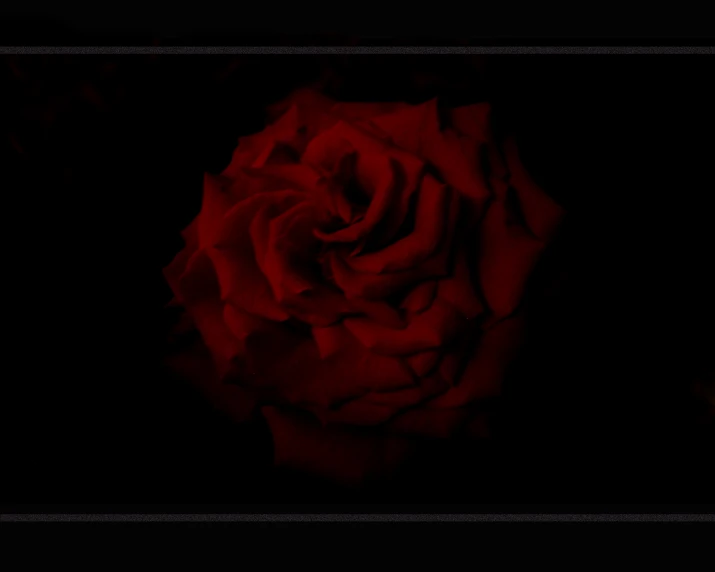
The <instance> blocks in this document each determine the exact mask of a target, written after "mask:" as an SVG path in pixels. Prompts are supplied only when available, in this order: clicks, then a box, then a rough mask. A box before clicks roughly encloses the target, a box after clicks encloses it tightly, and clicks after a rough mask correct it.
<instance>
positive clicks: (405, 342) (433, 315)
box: [343, 301, 465, 355]
mask: <svg viewBox="0 0 715 572" xmlns="http://www.w3.org/2000/svg"><path fill="white" fill-rule="evenodd" d="M464 322H465V318H464V317H463V316H461V315H460V314H459V312H458V311H457V310H456V309H455V308H453V307H452V306H450V305H448V304H444V303H442V302H440V301H435V303H434V304H432V306H431V307H430V308H429V309H428V310H427V311H425V312H423V313H421V314H417V315H415V316H412V317H411V318H410V320H409V322H408V325H407V327H406V328H404V329H402V330H395V329H392V328H386V327H385V326H381V325H379V324H375V323H373V322H371V321H369V320H366V319H364V318H346V319H345V320H343V323H344V324H345V327H346V328H347V329H348V330H350V332H351V333H352V334H353V335H354V336H355V337H356V338H357V339H358V340H360V342H361V343H362V344H363V345H364V346H365V347H366V348H368V349H370V350H371V351H373V352H375V353H378V354H384V355H405V354H412V353H416V352H421V351H425V350H429V349H433V348H437V347H440V346H443V345H444V344H446V343H448V342H449V341H451V340H452V339H453V338H454V337H455V336H456V335H457V333H459V331H460V330H461V329H462V328H463V327H464Z"/></svg>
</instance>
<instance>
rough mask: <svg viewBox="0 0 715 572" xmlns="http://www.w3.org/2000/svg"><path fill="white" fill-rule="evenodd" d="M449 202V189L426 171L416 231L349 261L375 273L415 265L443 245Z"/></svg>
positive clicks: (404, 268)
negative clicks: (376, 250) (380, 248)
mask: <svg viewBox="0 0 715 572" xmlns="http://www.w3.org/2000/svg"><path fill="white" fill-rule="evenodd" d="M449 205H450V191H449V189H448V188H447V187H445V186H444V185H441V184H439V183H438V182H437V181H436V180H435V179H434V178H433V177H432V176H430V175H426V176H425V177H424V178H423V179H422V182H421V185H420V192H419V197H418V202H417V213H416V215H415V227H414V230H413V231H412V233H410V234H409V235H408V236H406V237H405V238H402V239H400V240H398V241H397V242H393V243H392V244H390V245H389V246H387V247H385V248H383V249H382V250H380V251H378V252H375V253H370V254H363V255H360V256H356V257H352V258H351V259H350V260H349V261H348V264H350V266H352V267H353V268H354V269H355V270H357V271H358V272H371V273H375V274H380V273H383V272H399V271H402V270H406V269H409V268H412V267H414V266H415V265H417V264H419V263H420V262H422V261H423V260H425V259H426V258H427V257H428V256H430V255H431V254H432V253H434V251H435V250H436V249H437V247H438V246H439V244H440V242H441V240H442V236H443V234H444V229H445V224H446V221H447V214H448V209H449Z"/></svg>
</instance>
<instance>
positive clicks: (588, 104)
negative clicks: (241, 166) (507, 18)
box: [2, 55, 715, 512]
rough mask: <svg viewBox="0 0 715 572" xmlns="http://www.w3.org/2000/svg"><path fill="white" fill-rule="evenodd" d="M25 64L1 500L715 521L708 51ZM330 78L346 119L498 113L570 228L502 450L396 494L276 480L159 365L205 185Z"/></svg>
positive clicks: (252, 430) (248, 431)
mask: <svg viewBox="0 0 715 572" xmlns="http://www.w3.org/2000/svg"><path fill="white" fill-rule="evenodd" d="M108 64H112V65H113V66H114V67H113V68H112V67H111V66H109V65H108ZM3 66H4V67H3V74H4V76H3V77H4V78H5V79H4V81H6V82H7V83H6V86H7V90H8V91H7V93H8V94H9V97H10V106H9V107H8V109H9V110H10V114H9V116H8V119H9V133H10V134H11V139H10V142H11V145H10V148H9V149H8V150H9V151H10V156H11V158H12V159H13V161H12V163H11V168H10V169H9V170H7V171H6V174H5V177H6V184H5V185H3V188H4V191H5V199H6V202H5V209H4V210H5V217H6V224H5V226H6V229H7V230H8V231H9V239H8V240H7V243H6V244H7V250H6V256H5V274H6V276H7V278H6V287H9V290H8V294H6V297H5V299H6V307H5V315H6V319H7V325H6V328H7V333H8V336H7V337H6V340H7V341H6V342H5V346H6V350H7V351H8V355H9V359H8V360H7V362H8V363H7V369H6V373H5V375H4V376H3V377H4V380H3V388H4V389H5V388H7V389H9V390H10V393H9V394H8V395H7V397H6V398H3V400H2V408H3V412H2V414H3V425H4V429H3V440H4V441H5V442H6V445H4V446H3V457H4V462H3V465H4V468H3V473H4V475H3V479H2V480H3V483H4V484H3V490H2V494H3V499H2V500H3V503H9V504H18V503H40V504H47V503H57V504H62V505H68V504H70V503H100V504H115V505H116V504H120V503H122V504H124V505H125V506H124V508H125V509H126V510H128V511H131V507H136V506H137V505H139V504H141V503H151V504H153V505H157V504H160V503H175V504H176V503H181V504H187V503H202V504H207V503H221V504H222V505H223V507H224V509H226V510H228V509H229V504H231V503H233V504H246V503H249V504H256V505H257V504H264V505H265V504H266V503H275V504H283V505H286V504H291V505H293V508H294V509H296V510H300V509H301V507H302V508H303V510H305V508H306V507H307V506H308V504H309V503H321V502H322V503H341V504H345V503H355V502H358V503H364V504H362V507H363V508H365V509H366V510H369V509H370V508H372V509H373V510H375V509H377V508H379V507H377V506H376V503H392V504H394V503H410V504H412V505H414V504H422V505H425V504H428V503H440V504H445V503H460V504H461V505H462V507H463V510H468V503H488V504H501V505H503V504H504V503H516V504H519V505H524V504H529V503H533V504H537V505H544V504H545V503H566V504H581V505H592V506H591V510H598V506H596V504H597V503H600V505H599V506H601V507H605V506H606V505H613V504H615V503H626V504H630V505H632V504H633V503H676V504H677V503H699V504H702V503H707V502H708V501H709V500H710V498H709V497H708V495H711V494H712V493H711V492H710V491H709V488H708V487H707V486H706V484H708V483H712V481H713V471H712V468H711V467H710V463H709V462H710V458H709V457H708V453H709V456H710V457H711V456H712V445H713V441H712V437H711V429H708V427H706V426H705V424H703V423H699V422H698V419H699V417H698V414H699V410H698V409H697V405H696V403H695V402H694V401H693V399H692V397H691V393H690V383H691V381H692V380H693V379H695V378H696V377H697V376H701V377H702V376H704V375H707V374H708V373H709V374H710V375H712V373H713V370H712V367H713V363H712V359H713V355H712V353H713V349H712V348H713V347H715V339H714V334H713V326H712V324H713V323H715V322H714V321H713V320H714V318H715V308H714V304H713V296H712V292H715V284H714V283H713V282H714V281H713V277H712V276H711V274H712V273H711V272H709V268H708V261H710V266H711V265H712V263H711V261H712V258H713V244H714V243H715V240H714V238H715V237H714V236H713V234H714V233H715V231H714V230H713V228H714V227H713V224H712V215H711V208H712V206H711V205H712V204H713V201H712V200H711V197H710V195H711V193H712V190H713V189H714V188H715V184H714V181H713V170H712V157H713V156H715V153H713V143H712V133H713V127H714V125H713V111H712V105H711V102H710V101H709V94H710V93H712V87H713V86H712V80H711V79H710V77H711V75H712V74H711V71H712V58H711V57H710V56H665V55H660V56H508V57H507V56H491V57H472V56H470V57H467V56H344V57H323V56H252V57H247V56H244V57H236V58H231V57H214V56H210V57H209V56H154V57H151V56H124V57H117V56H114V57H110V56H83V57H79V56H69V57H59V56H33V57H27V56H25V57H7V58H5V59H4V60H3ZM326 73H327V74H328V77H329V78H331V79H330V82H329V89H330V90H331V91H332V93H334V94H335V95H336V96H338V97H341V98H344V99H374V100H380V99H398V100H410V101H420V100H424V99H426V98H428V97H432V96H435V95H439V96H441V97H443V98H444V99H445V100H446V101H451V102H455V103H462V102H468V101H470V100H480V99H482V98H487V99H489V100H490V101H492V102H493V103H494V106H495V112H496V115H497V118H498V121H499V122H500V126H501V128H502V129H504V130H509V131H512V132H514V133H515V134H516V135H517V138H518V141H519V143H520V145H521V147H522V149H523V155H524V160H525V162H526V164H527V167H528V168H529V169H530V171H532V172H533V173H534V175H535V177H536V178H537V179H538V180H539V182H541V183H542V185H543V187H544V188H545V189H546V190H547V191H548V192H549V193H550V194H552V196H554V197H555V198H556V199H557V200H558V201H559V202H561V203H562V204H563V205H564V206H565V207H566V208H567V209H568V211H569V213H570V218H569V223H568V225H567V227H566V228H565V231H564V233H563V235H562V237H561V238H560V240H559V242H558V243H557V244H555V245H554V249H553V250H552V253H551V256H550V260H549V259H547V260H546V261H545V264H544V266H543V268H542V270H543V275H544V276H553V275H554V273H559V275H560V276H561V278H562V280H561V282H560V289H559V290H558V295H555V296H552V297H550V298H545V299H539V300H535V301H534V304H533V305H532V308H533V312H534V321H533V323H534V326H533V335H532V338H531V342H530V344H529V347H528V350H527V352H526V353H525V355H524V357H523V360H522V361H521V362H520V364H519V366H518V368H517V370H516V371H515V372H513V375H512V376H511V378H510V380H509V382H508V384H507V386H506V396H505V405H504V408H503V417H502V422H501V424H500V427H499V429H500V431H499V438H498V440H497V441H496V442H495V444H494V446H493V447H490V448H489V449H484V450H482V449H480V450H466V449H464V448H463V446H462V445H455V446H453V447H451V448H435V449H434V450H432V451H429V452H427V453H426V454H425V456H424V457H423V458H422V459H420V460H419V461H418V462H417V463H416V464H415V465H414V466H411V467H408V468H407V469H406V470H405V473H404V475H402V476H401V477H400V479H399V481H398V482H397V483H396V484H395V485H393V486H391V487H390V488H389V489H383V490H365V491H357V492H355V491H343V490H340V489H335V488H333V487H331V486H328V485H326V484H325V483H322V482H318V481H317V480H313V479H310V478H305V477H300V476H297V475H293V474H289V473H285V472H283V471H275V470H273V469H271V468H270V455H271V451H270V439H269V437H268V436H267V433H266V431H265V428H264V427H261V426H256V427H249V428H242V427H235V426H231V425H230V424H229V423H227V422H226V421H225V420H224V419H222V418H221V417H220V416H218V415H217V414H215V413H214V412H213V411H212V410H211V409H210V407H208V406H207V405H205V404H204V403H203V402H202V401H201V400H200V399H199V398H198V396H197V395H196V394H195V393H194V392H193V390H192V389H191V388H189V387H188V386H186V385H184V384H182V382H181V381H180V380H178V379H175V378H174V377H173V376H171V375H170V374H169V373H168V372H167V371H165V370H164V369H162V367H161V358H162V356H163V354H164V351H165V335H166V328H167V325H168V322H167V317H166V312H165V311H164V309H163V306H164V304H165V303H166V302H167V301H168V299H169V297H170V293H169V291H168V288H167V287H166V285H165V284H164V282H163V278H162V276H161V272H160V271H161V268H162V267H163V266H164V265H166V264H167V263H168V262H169V261H170V260H171V258H172V256H173V255H174V253H175V252H176V251H177V250H178V249H179V248H181V240H180V238H179V235H178V232H179V230H180V229H181V228H183V227H184V226H185V225H186V224H187V223H188V221H189V220H190V219H191V218H192V217H193V216H194V215H195V213H196V212H197V211H198V208H199V201H200V188H201V178H202V174H203V172H204V171H206V170H211V171H217V170H219V169H221V168H222V167H223V166H224V165H225V164H226V163H227V161H228V159H229V157H230V153H231V150H232V148H233V146H234V144H235V141H236V137H237V136H238V135H239V134H241V133H247V132H251V131H252V130H257V129H260V128H261V126H262V117H261V115H260V110H261V109H262V108H263V106H264V105H265V104H266V103H269V102H270V101H274V100H276V99H279V98H280V97H282V96H284V95H285V94H287V93H288V91H289V90H290V89H291V88H292V87H294V86H296V85H299V84H301V83H305V82H307V81H309V80H310V79H312V78H317V77H326V76H325V74H326ZM93 93H95V94H96V95H92V94H93ZM92 101H97V103H96V104H94V103H92ZM562 271H563V272H562ZM708 360H709V361H708ZM710 488H711V487H710ZM368 507H369V508H368ZM267 508H269V507H264V509H267ZM423 508H424V507H423ZM542 508H543V506H542ZM161 510H167V507H166V506H164V507H162V509H161ZM315 510H316V507H315V506H313V507H311V508H310V509H309V511H311V512H312V511H315Z"/></svg>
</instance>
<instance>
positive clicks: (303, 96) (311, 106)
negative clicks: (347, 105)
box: [268, 88, 335, 119]
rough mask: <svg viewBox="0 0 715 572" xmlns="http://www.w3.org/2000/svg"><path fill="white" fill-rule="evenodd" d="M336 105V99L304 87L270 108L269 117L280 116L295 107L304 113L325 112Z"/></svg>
mask: <svg viewBox="0 0 715 572" xmlns="http://www.w3.org/2000/svg"><path fill="white" fill-rule="evenodd" d="M334 105H335V101H333V100H332V99H330V98H329V97H327V96H326V95H323V94H322V93H320V92H319V91H316V90H314V89H310V88H302V89H297V90H295V91H293V92H292V93H291V94H290V95H289V96H288V97H286V98H285V99H284V100H282V101H280V102H279V103H276V104H274V105H272V106H270V107H269V108H268V113H269V117H272V118H274V119H275V118H278V117H281V116H282V115H283V114H284V113H286V112H287V111H289V110H290V109H291V108H295V109H297V110H300V111H302V112H304V113H308V112H312V113H325V112H328V111H330V109H331V108H332V107H333V106H334Z"/></svg>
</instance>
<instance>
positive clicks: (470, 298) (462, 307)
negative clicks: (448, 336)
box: [437, 247, 484, 319]
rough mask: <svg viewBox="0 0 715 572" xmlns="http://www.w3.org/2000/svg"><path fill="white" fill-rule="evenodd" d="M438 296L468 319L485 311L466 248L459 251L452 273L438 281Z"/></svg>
mask: <svg viewBox="0 0 715 572" xmlns="http://www.w3.org/2000/svg"><path fill="white" fill-rule="evenodd" d="M437 298H439V299H440V300H444V301H445V302H449V303H450V304H451V305H452V306H454V307H455V308H457V309H458V310H459V311H460V312H462V314H464V316H465V317H466V318H468V319H473V318H476V317H477V316H479V315H480V314H481V313H482V312H483V311H484V304H483V303H482V301H481V299H480V297H479V295H478V294H477V291H476V289H475V288H474V286H473V284H472V274H471V269H470V266H469V263H468V260H467V252H466V250H465V248H463V247H462V248H459V250H458V251H457V254H456V257H455V261H454V270H453V272H452V275H451V276H449V277H446V278H440V279H439V280H438V281H437Z"/></svg>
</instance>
